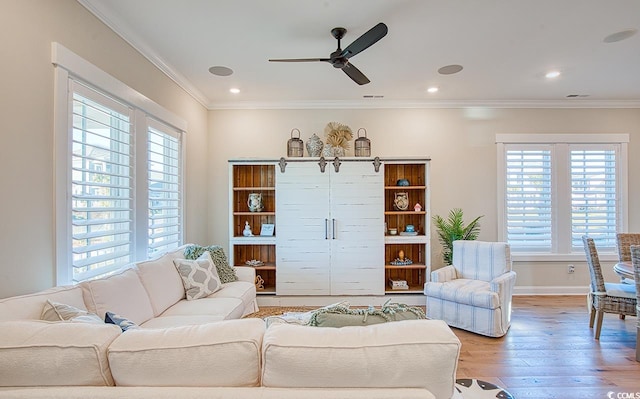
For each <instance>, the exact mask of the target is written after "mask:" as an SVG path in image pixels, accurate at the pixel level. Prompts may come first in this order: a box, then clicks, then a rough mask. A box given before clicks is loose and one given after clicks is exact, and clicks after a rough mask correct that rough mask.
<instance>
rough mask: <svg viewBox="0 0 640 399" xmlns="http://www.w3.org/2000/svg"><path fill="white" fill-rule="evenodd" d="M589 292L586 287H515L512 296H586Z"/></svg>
mask: <svg viewBox="0 0 640 399" xmlns="http://www.w3.org/2000/svg"><path fill="white" fill-rule="evenodd" d="M588 292H589V287H588V286H583V287H581V286H575V285H570V286H559V285H552V286H544V287H541V286H534V285H530V286H517V285H516V286H515V287H514V288H513V295H587V293H588Z"/></svg>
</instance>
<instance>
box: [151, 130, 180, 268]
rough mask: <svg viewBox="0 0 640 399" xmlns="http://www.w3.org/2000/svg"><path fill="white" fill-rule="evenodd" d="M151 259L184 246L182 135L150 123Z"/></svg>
mask: <svg viewBox="0 0 640 399" xmlns="http://www.w3.org/2000/svg"><path fill="white" fill-rule="evenodd" d="M147 134H148V137H147V160H148V162H147V176H148V183H147V185H148V193H149V201H148V202H149V204H148V210H149V215H148V216H149V244H148V256H149V257H153V256H154V255H155V254H158V253H161V252H166V251H167V250H169V249H172V248H176V247H178V246H179V245H180V244H181V238H182V234H181V232H182V226H181V217H180V215H181V213H180V210H181V208H182V207H181V199H180V187H181V177H180V171H181V168H180V134H179V132H176V131H173V130H172V129H171V128H170V127H168V126H165V125H163V124H161V123H160V122H156V121H150V123H149V129H148V131H147Z"/></svg>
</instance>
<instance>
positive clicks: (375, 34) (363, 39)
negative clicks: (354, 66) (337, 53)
mask: <svg viewBox="0 0 640 399" xmlns="http://www.w3.org/2000/svg"><path fill="white" fill-rule="evenodd" d="M387 31H388V29H387V25H385V24H384V23H382V22H380V23H379V24H378V25H376V26H374V27H373V28H371V29H369V30H368V31H366V32H365V33H364V34H363V35H362V36H360V37H359V38H357V39H356V40H354V41H353V43H351V44H350V45H348V46H347V48H345V49H344V50H343V51H342V54H341V56H342V57H345V58H350V57H353V56H354V55H356V54H358V53H359V52H361V51H363V50H366V49H367V48H369V47H370V46H371V45H373V44H374V43H376V42H377V41H378V40H380V39H382V38H383V37H385V36H386V35H387Z"/></svg>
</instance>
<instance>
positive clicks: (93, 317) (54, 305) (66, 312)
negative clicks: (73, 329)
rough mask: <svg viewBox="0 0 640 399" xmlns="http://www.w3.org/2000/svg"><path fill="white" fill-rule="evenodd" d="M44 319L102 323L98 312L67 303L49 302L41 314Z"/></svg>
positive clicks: (48, 300)
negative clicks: (90, 311)
mask: <svg viewBox="0 0 640 399" xmlns="http://www.w3.org/2000/svg"><path fill="white" fill-rule="evenodd" d="M40 318H41V319H42V320H46V321H65V320H69V321H78V322H86V323H102V319H101V318H100V317H98V315H97V314H93V313H89V312H87V311H86V310H82V309H78V308H76V307H75V306H71V305H66V304H64V303H58V302H52V301H51V300H50V299H47V302H46V303H45V304H44V308H42V314H41V315H40Z"/></svg>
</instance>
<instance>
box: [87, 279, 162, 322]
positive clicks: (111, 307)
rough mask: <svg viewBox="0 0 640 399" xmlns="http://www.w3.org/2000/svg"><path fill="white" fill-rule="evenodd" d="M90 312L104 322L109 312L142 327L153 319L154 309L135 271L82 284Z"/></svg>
mask: <svg viewBox="0 0 640 399" xmlns="http://www.w3.org/2000/svg"><path fill="white" fill-rule="evenodd" d="M80 286H81V287H82V291H83V294H84V301H85V304H86V306H87V309H88V310H89V311H90V312H92V313H95V314H97V315H98V316H100V317H101V318H102V319H103V320H104V316H105V314H106V313H107V312H113V313H117V314H119V315H121V316H122V317H126V318H127V319H129V320H131V321H133V322H134V323H136V324H138V325H140V324H142V323H144V322H145V321H147V320H149V319H150V318H152V317H153V308H152V307H151V301H150V300H149V296H148V295H147V291H146V290H145V288H144V286H143V285H142V282H141V281H140V278H139V277H138V273H137V271H136V270H135V268H132V269H127V270H124V271H123V272H120V273H118V274H114V275H112V276H108V277H105V278H100V279H97V280H90V281H85V282H83V283H81V284H80Z"/></svg>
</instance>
